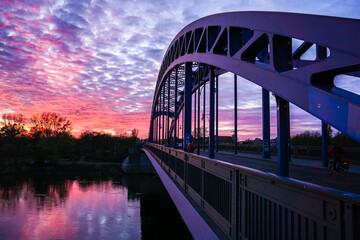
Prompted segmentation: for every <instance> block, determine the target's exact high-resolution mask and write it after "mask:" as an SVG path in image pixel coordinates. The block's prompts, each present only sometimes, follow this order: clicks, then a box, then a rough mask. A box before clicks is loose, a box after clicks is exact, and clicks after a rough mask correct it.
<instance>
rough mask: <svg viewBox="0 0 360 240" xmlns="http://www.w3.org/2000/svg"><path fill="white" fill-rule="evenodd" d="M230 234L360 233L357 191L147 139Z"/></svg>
mask: <svg viewBox="0 0 360 240" xmlns="http://www.w3.org/2000/svg"><path fill="white" fill-rule="evenodd" d="M144 147H145V148H146V149H147V150H148V151H149V152H150V153H151V154H152V156H153V157H154V158H155V160H156V161H157V162H158V163H159V165H161V166H162V168H163V169H164V170H165V172H167V174H168V176H169V177H170V178H171V179H172V180H173V181H174V182H175V183H177V186H178V187H179V188H180V189H181V190H182V191H184V192H185V194H186V195H187V196H189V197H190V198H192V200H194V201H193V202H195V203H196V204H197V206H196V207H197V209H199V208H200V209H201V211H203V212H205V213H206V214H207V215H208V216H209V217H210V219H211V221H212V222H213V223H215V224H216V225H217V226H218V227H219V229H221V230H222V232H223V233H224V234H225V235H226V236H227V238H229V239H274V240H275V239H283V240H287V239H321V240H327V239H352V240H355V239H360V231H359V229H360V196H359V195H356V194H349V193H345V192H341V191H338V190H334V189H329V188H324V187H321V186H318V185H314V184H310V183H306V182H301V181H297V180H294V179H291V178H285V177H279V176H277V175H274V174H270V173H265V172H261V171H258V170H254V169H250V168H246V167H243V166H239V165H233V164H229V163H225V162H222V161H217V160H214V159H209V158H206V157H202V156H197V155H195V154H191V153H186V152H183V151H181V150H175V149H172V148H168V147H164V146H161V145H157V144H152V143H148V144H146V145H145V146H144Z"/></svg>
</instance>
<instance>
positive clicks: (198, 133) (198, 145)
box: [196, 78, 201, 155]
mask: <svg viewBox="0 0 360 240" xmlns="http://www.w3.org/2000/svg"><path fill="white" fill-rule="evenodd" d="M200 90H201V89H200V78H199V79H198V92H197V93H198V95H197V97H198V108H197V112H198V117H197V121H198V122H197V126H198V129H197V139H198V140H197V149H196V153H197V155H200Z"/></svg>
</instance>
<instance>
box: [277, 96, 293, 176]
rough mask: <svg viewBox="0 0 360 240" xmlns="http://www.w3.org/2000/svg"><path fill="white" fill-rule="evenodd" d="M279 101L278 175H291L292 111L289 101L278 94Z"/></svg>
mask: <svg viewBox="0 0 360 240" xmlns="http://www.w3.org/2000/svg"><path fill="white" fill-rule="evenodd" d="M276 103H277V150H278V153H277V161H278V167H277V172H278V175H280V176H284V177H288V176H289V160H290V146H289V145H290V111H289V102H288V101H286V100H285V99H282V98H281V97H279V96H276Z"/></svg>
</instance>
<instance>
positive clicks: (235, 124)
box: [234, 74, 238, 154]
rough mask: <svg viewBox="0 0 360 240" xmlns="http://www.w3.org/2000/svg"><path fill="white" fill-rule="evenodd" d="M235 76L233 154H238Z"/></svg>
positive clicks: (235, 80) (235, 76)
mask: <svg viewBox="0 0 360 240" xmlns="http://www.w3.org/2000/svg"><path fill="white" fill-rule="evenodd" d="M237 119H238V116H237V75H236V74H234V154H237V153H238V148H237V129H238V128H237Z"/></svg>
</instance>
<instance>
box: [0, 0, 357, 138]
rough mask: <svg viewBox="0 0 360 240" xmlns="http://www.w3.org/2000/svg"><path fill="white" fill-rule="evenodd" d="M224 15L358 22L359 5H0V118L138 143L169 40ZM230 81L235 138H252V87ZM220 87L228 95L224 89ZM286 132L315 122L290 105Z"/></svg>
mask: <svg viewBox="0 0 360 240" xmlns="http://www.w3.org/2000/svg"><path fill="white" fill-rule="evenodd" d="M229 11H282V12H296V13H309V14H319V15H328V16H338V17H349V18H357V19H359V18H360V1H358V0H340V1H338V0H326V1H322V0H319V1H313V0H302V1H287V0H251V1H250V0H238V1H231V0H222V1H217V0H214V1H205V0H185V1H183V0H178V1H171V0H159V1H157V0H133V1H130V0H36V1H34V0H0V84H1V85H0V114H3V113H22V114H23V115H25V116H26V117H30V116H32V115H33V114H36V113H41V112H44V111H46V112H57V113H60V114H61V115H63V116H66V117H67V118H68V119H69V120H70V121H71V122H72V132H73V134H74V135H75V136H76V135H79V134H80V133H81V132H84V131H106V132H109V133H114V134H122V133H125V132H129V131H130V130H132V129H134V128H137V129H139V133H140V134H139V136H140V137H141V138H146V137H147V136H148V131H149V122H150V115H151V106H152V100H153V94H154V89H155V84H156V79H157V74H158V71H159V67H160V64H161V61H162V58H163V55H164V53H165V51H166V49H167V47H168V46H169V44H170V43H171V41H172V39H173V38H174V37H175V36H176V34H177V33H178V32H179V31H180V30H181V29H182V28H183V27H185V26H186V25H187V24H189V23H191V22H192V21H195V20H196V19H198V18H201V17H204V16H207V15H211V14H215V13H220V12H229ZM230 78H231V76H229V75H228V76H221V79H224V80H222V81H224V82H225V81H230V80H229V79H230ZM239 81H241V82H242V83H243V84H242V85H241V86H242V88H241V89H242V90H243V89H245V88H246V89H247V91H246V94H242V95H241V96H239V101H240V104H239V116H240V117H239V121H240V124H241V127H239V128H240V130H239V131H240V132H241V133H240V134H239V135H240V138H254V137H259V136H261V134H260V131H261V125H260V126H259V125H254V124H249V123H250V122H251V121H252V122H253V121H258V122H259V123H261V118H260V117H261V108H260V104H261V102H260V101H261V99H260V93H261V89H260V88H259V87H258V86H255V85H254V84H252V83H249V82H248V81H246V80H243V79H240V80H239ZM221 86H222V88H223V89H221V88H220V89H219V91H222V92H224V93H226V92H227V91H228V92H231V91H233V90H232V88H231V87H230V86H231V83H230V82H229V84H221ZM230 95H231V94H227V95H225V94H224V95H223V98H222V100H221V103H220V111H221V113H222V114H221V115H220V116H221V119H220V122H221V123H220V132H221V134H222V135H229V134H231V129H232V124H233V123H232V116H231V114H232V110H231V107H232V105H231V99H230V98H229V96H230ZM219 96H221V93H219ZM271 99H272V100H271V102H272V104H271V108H272V110H271V112H272V121H271V125H272V136H273V135H274V134H275V132H276V130H274V129H275V128H276V121H273V119H274V117H275V115H274V108H275V105H274V100H273V97H271ZM241 103H243V104H241ZM240 124H239V125H240ZM291 126H292V134H296V133H298V132H302V131H304V130H314V131H316V130H320V121H319V120H316V119H315V118H312V117H311V116H309V114H306V113H305V112H303V111H300V110H299V109H295V108H294V107H292V109H291Z"/></svg>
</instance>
